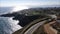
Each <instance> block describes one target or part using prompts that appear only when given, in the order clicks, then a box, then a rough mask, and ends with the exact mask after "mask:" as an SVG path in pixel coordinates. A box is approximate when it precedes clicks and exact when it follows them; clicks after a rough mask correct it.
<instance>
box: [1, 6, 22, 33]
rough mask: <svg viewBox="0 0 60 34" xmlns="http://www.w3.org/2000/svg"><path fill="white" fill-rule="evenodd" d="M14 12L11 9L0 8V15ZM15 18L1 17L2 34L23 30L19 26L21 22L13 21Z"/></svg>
mask: <svg viewBox="0 0 60 34" xmlns="http://www.w3.org/2000/svg"><path fill="white" fill-rule="evenodd" d="M10 11H12V10H11V9H10V7H0V14H4V13H7V12H10ZM12 18H13V17H0V34H12V33H13V32H15V31H17V30H18V29H20V28H22V27H21V26H19V25H18V22H19V21H16V20H13V19H12Z"/></svg>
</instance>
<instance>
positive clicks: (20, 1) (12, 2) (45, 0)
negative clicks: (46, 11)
mask: <svg viewBox="0 0 60 34" xmlns="http://www.w3.org/2000/svg"><path fill="white" fill-rule="evenodd" d="M40 5H60V0H0V6H3V7H4V6H40Z"/></svg>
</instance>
